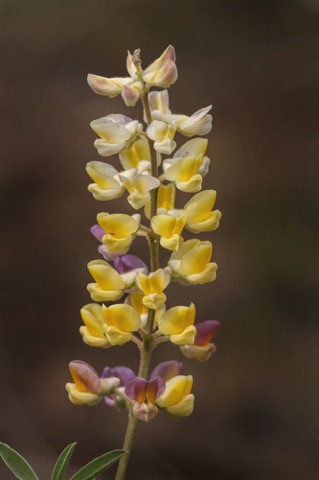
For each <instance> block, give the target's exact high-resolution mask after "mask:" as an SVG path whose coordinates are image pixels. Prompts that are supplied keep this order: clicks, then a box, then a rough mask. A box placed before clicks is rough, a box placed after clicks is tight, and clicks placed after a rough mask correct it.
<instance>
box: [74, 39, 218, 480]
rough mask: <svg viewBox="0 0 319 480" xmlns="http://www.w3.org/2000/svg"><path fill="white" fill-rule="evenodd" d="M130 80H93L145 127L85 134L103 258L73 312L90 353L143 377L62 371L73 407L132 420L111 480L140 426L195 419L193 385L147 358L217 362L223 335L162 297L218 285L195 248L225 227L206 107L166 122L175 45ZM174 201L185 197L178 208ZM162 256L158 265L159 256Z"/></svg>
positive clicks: (131, 57)
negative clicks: (159, 350)
mask: <svg viewBox="0 0 319 480" xmlns="http://www.w3.org/2000/svg"><path fill="white" fill-rule="evenodd" d="M126 68H127V72H128V76H126V77H112V76H111V77H104V76H101V75H95V74H89V75H88V84H89V86H90V87H91V88H92V90H93V91H94V92H95V93H97V94H99V95H104V96H107V97H110V98H112V97H116V96H117V95H120V96H121V97H122V99H123V100H124V103H125V105H126V106H128V107H133V106H135V105H136V104H137V102H138V100H141V103H142V106H143V111H141V114H140V119H135V118H134V115H132V116H131V115H130V116H126V115H123V114H119V113H112V114H107V115H105V116H103V117H101V118H98V119H96V120H93V121H92V122H91V123H90V126H91V128H92V129H93V131H94V132H95V134H96V139H95V141H94V145H95V147H96V151H97V154H98V155H99V156H100V157H98V158H99V159H92V160H91V161H89V162H88V163H87V165H86V171H87V173H88V176H89V177H90V181H89V185H88V190H89V192H90V193H91V194H92V196H93V198H94V199H95V200H97V201H98V202H106V203H104V204H103V207H102V208H101V211H100V213H98V215H97V217H96V220H95V222H96V223H95V224H94V225H93V226H92V228H91V233H92V235H93V236H94V237H95V238H96V240H97V241H98V249H97V250H98V254H99V256H98V258H96V259H94V260H91V261H89V262H88V270H89V273H90V274H91V276H92V278H93V281H92V282H90V283H89V284H88V286H87V290H88V292H89V294H90V297H91V301H90V302H89V303H86V305H84V306H83V307H82V308H81V310H80V315H81V318H82V325H81V326H80V334H81V336H82V338H83V341H84V343H85V344H86V345H89V346H91V347H95V348H99V347H100V348H102V349H105V351H106V355H107V354H108V351H109V349H110V348H111V347H123V346H124V345H126V344H127V343H129V342H133V344H135V346H136V347H137V349H138V350H139V353H140V365H139V370H138V372H134V371H133V370H132V369H131V368H130V367H129V366H125V365H120V366H115V367H111V366H106V367H105V368H104V370H103V372H102V374H101V376H100V374H99V373H97V371H96V370H95V369H94V368H93V367H91V366H90V365H88V364H87V363H85V362H82V361H79V360H75V361H72V362H71V363H70V365H69V368H70V372H71V376H72V379H73V382H72V383H71V382H70V383H67V385H66V389H67V392H68V395H69V398H70V400H71V402H72V403H74V404H76V405H95V404H97V403H99V402H100V401H101V400H102V399H104V402H103V403H104V404H105V405H107V406H111V407H116V409H117V410H118V411H123V410H127V411H128V414H129V421H128V427H127V432H126V436H125V441H124V446H123V450H125V451H126V453H125V455H124V456H123V457H122V458H121V460H120V463H119V467H118V470H117V474H116V480H124V478H125V472H126V469H127V465H128V460H129V455H130V452H131V450H132V447H133V442H134V437H135V432H136V427H137V425H138V423H139V421H143V422H150V421H151V420H153V419H154V418H155V417H157V418H158V419H159V417H160V413H166V414H168V415H170V416H173V417H188V416H189V415H190V414H191V413H192V412H193V409H194V398H195V397H194V393H192V387H193V376H192V375H190V374H184V373H183V365H182V363H181V362H179V361H177V360H169V361H165V362H162V363H160V364H159V365H157V366H156V367H155V368H154V369H153V371H151V373H150V374H149V370H150V364H151V356H152V352H153V350H154V349H155V348H156V347H160V346H162V344H164V343H165V342H170V343H171V344H173V345H176V346H178V347H179V348H178V350H177V351H179V350H180V352H181V353H182V354H183V355H185V356H186V357H188V358H191V359H195V360H198V361H200V362H203V361H206V360H208V359H209V358H210V356H211V355H212V353H213V352H214V351H215V350H216V347H215V344H214V343H212V339H213V338H214V337H215V335H216V332H217V329H218V327H219V322H217V321H215V320H206V321H197V315H196V306H195V304H194V303H192V302H191V303H189V302H185V303H186V304H183V305H176V304H174V302H172V299H169V298H168V297H167V295H168V294H167V292H168V291H169V289H168V288H167V287H169V285H170V284H172V283H173V282H178V283H180V284H182V285H199V284H204V283H208V282H212V281H214V280H215V278H216V272H217V265H216V263H215V262H214V261H212V253H213V245H212V243H211V242H210V241H209V240H207V239H205V238H204V239H199V238H197V237H196V235H198V234H201V233H206V232H212V231H214V230H216V229H217V227H218V226H219V222H220V219H221V212H220V211H219V210H218V209H214V207H215V203H216V191H215V190H213V189H211V188H210V186H208V188H206V189H202V188H203V183H204V181H205V176H206V175H207V173H208V169H209V165H210V159H209V157H208V156H207V151H208V140H207V139H206V138H204V136H205V135H207V134H208V133H209V132H210V130H211V128H212V115H211V113H210V112H211V109H212V106H211V105H209V106H206V107H204V108H200V109H198V110H197V111H196V112H195V113H191V114H190V115H189V114H186V113H185V114H184V113H172V111H171V109H170V104H169V92H168V89H169V87H171V85H173V84H174V83H175V82H176V80H177V76H178V75H177V67H176V56H175V50H174V47H173V46H172V45H169V46H168V47H167V48H166V49H165V50H164V52H163V53H162V55H160V56H159V57H158V58H157V59H156V60H154V61H153V62H152V63H151V64H150V65H149V66H148V67H147V68H145V69H143V68H142V62H141V58H140V50H135V51H134V52H133V53H130V52H128V54H127V58H126ZM153 87H155V88H156V90H152V88H153ZM183 136H184V137H186V139H185V140H184V141H183V140H182V141H181V138H183ZM105 157H106V158H105ZM106 160H107V162H106ZM178 191H182V192H185V194H186V195H188V199H187V200H186V203H185V201H184V206H181V205H180V204H179V201H178V195H177V193H178ZM185 194H184V196H185ZM122 195H124V196H125V197H126V199H127V202H128V209H129V210H128V212H125V213H124V212H114V210H113V208H110V207H109V205H110V201H112V200H114V199H117V198H119V197H121V196H122ZM187 231H188V232H187ZM189 232H190V233H189ZM185 235H189V236H190V238H189V237H188V238H187V239H186V240H185V238H184V237H185ZM142 242H144V244H143V243H142ZM135 244H139V245H141V247H140V248H141V251H144V249H145V248H144V247H145V246H148V249H147V250H148V255H147V256H149V259H150V262H149V265H147V264H146V261H147V260H146V259H145V258H143V260H142V259H141V258H139V257H138V256H136V255H134V254H133V253H131V252H130V249H131V248H132V246H133V245H134V246H135ZM167 251H169V252H170V253H169V255H170V256H169V259H168V262H167V263H166V264H165V263H164V262H163V260H162V256H161V252H163V253H164V252H166V255H167ZM147 256H146V258H147ZM199 320H201V319H199ZM180 352H179V354H180ZM195 390H196V382H195Z"/></svg>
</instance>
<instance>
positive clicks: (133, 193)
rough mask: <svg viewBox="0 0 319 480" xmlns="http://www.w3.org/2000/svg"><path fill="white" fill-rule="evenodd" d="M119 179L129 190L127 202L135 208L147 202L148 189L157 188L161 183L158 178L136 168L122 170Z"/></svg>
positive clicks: (148, 196)
mask: <svg viewBox="0 0 319 480" xmlns="http://www.w3.org/2000/svg"><path fill="white" fill-rule="evenodd" d="M119 179H120V181H121V182H122V184H123V185H124V187H125V188H126V190H127V191H128V192H129V195H128V197H127V201H128V203H129V204H130V205H131V206H132V207H133V208H134V209H135V210H138V209H140V208H142V207H144V206H145V205H146V203H147V202H149V198H150V190H153V189H154V188H158V187H159V185H160V183H161V182H160V181H159V180H158V178H155V177H152V176H151V175H148V174H139V173H137V170H136V168H133V169H131V170H127V171H126V172H122V174H121V175H119Z"/></svg>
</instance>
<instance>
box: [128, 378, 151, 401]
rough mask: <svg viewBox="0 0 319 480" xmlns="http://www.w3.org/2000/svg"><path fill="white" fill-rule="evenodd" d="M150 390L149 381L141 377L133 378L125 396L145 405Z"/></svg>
mask: <svg viewBox="0 0 319 480" xmlns="http://www.w3.org/2000/svg"><path fill="white" fill-rule="evenodd" d="M147 388H148V381H147V380H145V379H144V378H141V377H135V378H131V380H130V381H129V382H128V384H127V385H126V387H125V394H126V395H127V396H128V397H130V398H131V399H132V400H136V401H137V402H138V403H143V402H144V400H145V398H146V394H147Z"/></svg>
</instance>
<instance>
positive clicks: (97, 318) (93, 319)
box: [80, 303, 110, 348]
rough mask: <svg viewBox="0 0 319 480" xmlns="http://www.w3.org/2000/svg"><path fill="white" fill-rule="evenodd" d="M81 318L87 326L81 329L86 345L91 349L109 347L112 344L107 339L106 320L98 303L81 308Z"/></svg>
mask: <svg viewBox="0 0 319 480" xmlns="http://www.w3.org/2000/svg"><path fill="white" fill-rule="evenodd" d="M81 317H82V320H83V323H84V324H85V325H82V326H81V327H80V333H81V335H82V337H83V341H84V343H86V344H87V345H90V346H91V347H104V348H106V347H109V346H110V343H109V341H108V339H107V338H106V337H105V331H104V325H105V320H104V316H103V312H102V307H101V305H99V304H98V303H89V304H88V305H84V307H83V308H81Z"/></svg>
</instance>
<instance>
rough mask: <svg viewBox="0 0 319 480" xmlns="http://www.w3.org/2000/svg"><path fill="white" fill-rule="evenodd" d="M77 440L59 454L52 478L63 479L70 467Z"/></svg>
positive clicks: (52, 479)
mask: <svg viewBox="0 0 319 480" xmlns="http://www.w3.org/2000/svg"><path fill="white" fill-rule="evenodd" d="M75 445H76V442H74V443H70V445H68V446H67V447H66V448H65V449H64V450H63V452H62V453H61V454H60V455H59V457H58V459H57V461H56V463H55V465H54V468H53V472H52V476H51V480H62V478H63V476H64V474H65V471H66V469H67V468H68V465H69V462H70V459H71V456H72V453H73V450H74V448H75Z"/></svg>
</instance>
